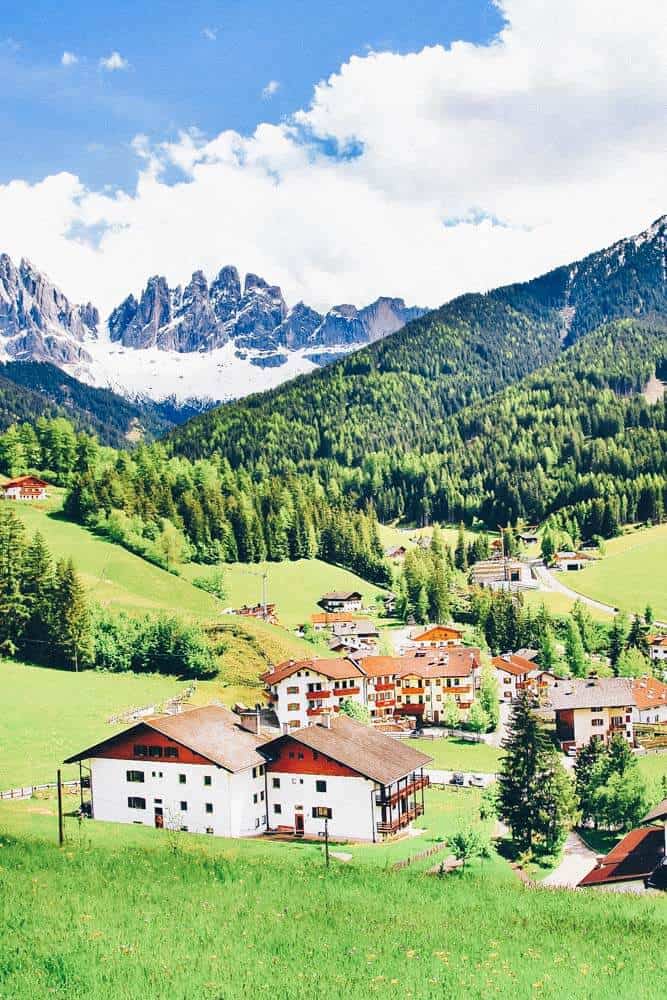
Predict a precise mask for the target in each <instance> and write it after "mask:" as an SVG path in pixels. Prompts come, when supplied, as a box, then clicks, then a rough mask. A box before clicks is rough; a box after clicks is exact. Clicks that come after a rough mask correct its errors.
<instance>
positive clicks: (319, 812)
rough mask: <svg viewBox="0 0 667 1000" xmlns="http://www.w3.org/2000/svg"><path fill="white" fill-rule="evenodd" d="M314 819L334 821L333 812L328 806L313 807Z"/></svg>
mask: <svg viewBox="0 0 667 1000" xmlns="http://www.w3.org/2000/svg"><path fill="white" fill-rule="evenodd" d="M313 819H333V810H332V809H329V807H328V806H313Z"/></svg>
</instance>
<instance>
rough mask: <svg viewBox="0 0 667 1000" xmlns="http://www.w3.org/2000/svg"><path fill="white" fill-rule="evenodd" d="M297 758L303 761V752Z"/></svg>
mask: <svg viewBox="0 0 667 1000" xmlns="http://www.w3.org/2000/svg"><path fill="white" fill-rule="evenodd" d="M297 757H298V758H299V760H303V754H302V753H301V752H299V753H298V754H297Z"/></svg>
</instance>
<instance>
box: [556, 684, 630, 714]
mask: <svg viewBox="0 0 667 1000" xmlns="http://www.w3.org/2000/svg"><path fill="white" fill-rule="evenodd" d="M634 704H635V695H634V692H633V689H632V681H631V680H630V678H629V677H595V678H592V677H589V678H586V679H583V680H581V679H579V678H573V679H571V680H558V681H556V683H555V684H553V685H552V687H551V688H550V689H549V706H550V707H551V708H553V709H554V710H555V711H561V710H563V709H567V708H595V707H597V706H602V707H604V708H620V707H623V706H626V705H627V706H629V705H634Z"/></svg>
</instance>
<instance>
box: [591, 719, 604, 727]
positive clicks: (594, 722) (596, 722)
mask: <svg viewBox="0 0 667 1000" xmlns="http://www.w3.org/2000/svg"><path fill="white" fill-rule="evenodd" d="M591 726H604V719H591Z"/></svg>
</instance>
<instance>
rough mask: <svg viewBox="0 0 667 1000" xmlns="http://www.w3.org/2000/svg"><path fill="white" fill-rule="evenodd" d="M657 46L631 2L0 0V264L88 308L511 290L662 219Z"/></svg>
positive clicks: (644, 9) (427, 302)
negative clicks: (143, 301)
mask: <svg viewBox="0 0 667 1000" xmlns="http://www.w3.org/2000/svg"><path fill="white" fill-rule="evenodd" d="M665 51H667V18H665V16H664V9H663V5H662V4H660V3H657V2H656V0H633V2H632V4H628V2H627V0H495V3H493V4H492V3H491V2H490V0H438V2H423V0H383V2H380V0H343V2H338V3H322V2H320V3H313V2H305V0H283V2H281V3H278V2H276V0H273V2H271V3H270V2H268V0H266V2H265V0H256V2H252V0H245V2H244V3H242V2H240V0H230V2H226V3H214V2H212V0H194V2H191V3H190V4H186V3H184V2H183V0H178V2H177V0H164V2H161V3H149V2H146V0H143V2H142V0H133V2H130V0H114V2H111V0H109V2H106V3H105V2H103V0H86V2H84V0H77V2H74V0H58V2H57V3H56V2H55V0H48V2H47V0H30V2H29V3H20V2H19V0H14V2H12V3H9V2H5V3H0V93H1V94H2V103H1V104H0V135H1V136H2V156H1V157H0V220H1V225H0V252H1V251H4V252H7V253H9V254H10V256H12V257H13V258H15V259H17V260H18V259H20V258H21V257H22V256H26V257H28V258H30V259H31V260H32V261H33V262H34V263H35V264H36V265H37V266H38V267H40V268H42V269H43V270H44V271H46V272H47V274H49V276H50V277H51V278H52V280H54V281H55V282H56V283H57V284H58V285H59V286H60V287H61V288H62V289H63V291H64V292H65V293H66V294H67V295H68V296H69V297H70V298H71V299H72V300H73V301H79V302H80V301H87V300H89V299H90V300H92V301H93V302H94V303H95V304H96V305H97V306H98V307H99V308H100V310H101V312H102V314H103V315H106V314H107V313H108V311H109V310H111V309H112V308H113V307H114V306H116V305H117V304H118V303H119V302H120V301H122V300H123V299H124V298H125V296H126V295H127V294H128V293H129V292H130V291H133V292H134V293H135V294H137V293H140V292H141V289H142V287H143V286H144V285H145V282H146V279H147V277H149V276H150V275H152V274H163V275H165V277H166V278H167V280H168V281H169V282H170V284H172V285H176V284H179V283H180V284H182V283H184V282H186V281H187V280H188V279H189V277H190V275H191V274H192V272H193V271H194V270H195V269H202V270H203V271H204V272H205V274H206V275H207V276H209V277H211V276H213V275H214V274H216V273H217V271H218V270H219V269H220V267H222V266H223V265H225V264H235V265H236V266H237V267H238V268H239V270H240V271H241V272H247V271H253V272H255V273H257V274H261V275H263V276H264V277H265V278H266V279H267V280H268V281H270V282H271V283H272V284H278V285H280V286H281V287H282V289H283V292H284V295H285V298H286V300H287V302H288V303H290V304H293V303H295V302H297V301H299V300H303V301H305V302H307V303H308V304H309V305H311V306H313V307H315V308H317V309H320V310H323V309H326V308H329V307H330V306H332V305H334V304H336V303H340V302H353V303H355V304H358V305H363V304H365V303H368V302H371V301H373V300H374V299H375V298H376V297H377V296H379V295H394V296H402V297H403V298H405V299H406V301H408V302H409V303H410V304H417V305H421V306H437V305H439V304H440V303H442V302H444V301H446V300H447V299H449V298H451V297H453V296H454V295H456V294H458V293H460V292H465V291H478V290H484V289H488V288H493V287H496V286H498V285H501V284H505V283H507V282H510V281H518V280H524V279H526V278H530V277H532V276H534V275H536V274H540V273H544V272H545V271H547V270H549V269H550V268H551V267H554V266H557V265H559V264H563V263H567V262H569V261H574V260H577V259H578V258H580V257H582V256H584V255H585V254H586V253H589V252H591V251H593V250H597V249H600V248H601V247H604V246H608V245H609V244H611V243H612V242H614V241H615V240H617V239H620V238H622V237H624V236H627V235H629V234H632V233H637V232H640V231H641V230H643V229H644V228H645V227H646V226H648V225H649V224H650V223H651V222H652V221H653V220H654V219H656V218H657V217H658V216H660V215H662V214H664V213H665V211H666V210H667V203H666V200H665V198H666V192H665V177H666V176H667V148H666V147H665V141H664V136H665V127H666V125H667V121H666V112H665V109H667V60H665V57H664V54H665ZM65 53H68V56H67V57H66V58H65V59H64V63H65V64H63V56H64V54H65ZM271 81H274V84H273V86H272V87H271V88H269V92H267V91H266V88H267V87H268V86H269V84H270V83H271ZM340 150H345V151H347V152H348V153H352V154H353V155H346V156H342V155H332V153H334V154H335V151H340Z"/></svg>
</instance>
